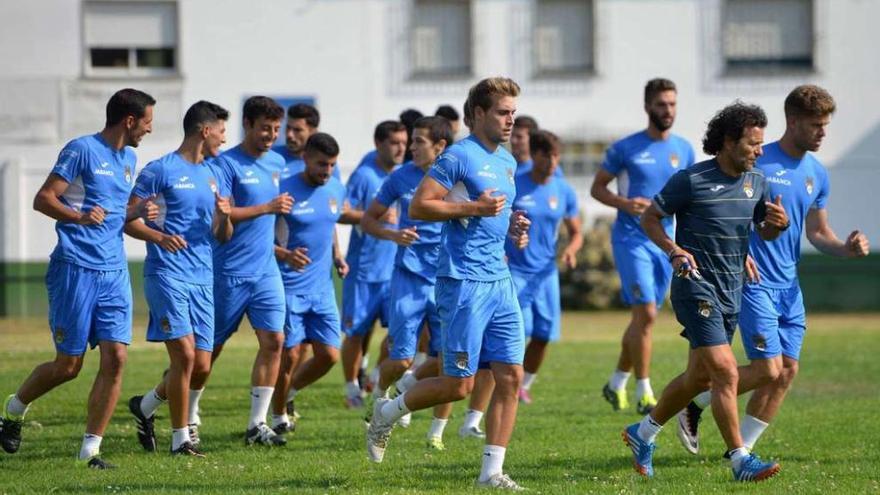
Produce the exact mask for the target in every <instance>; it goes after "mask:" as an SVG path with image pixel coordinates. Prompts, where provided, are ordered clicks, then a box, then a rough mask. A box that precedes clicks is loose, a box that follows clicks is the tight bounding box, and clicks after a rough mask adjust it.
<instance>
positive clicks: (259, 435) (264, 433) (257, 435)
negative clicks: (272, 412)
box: [244, 423, 287, 447]
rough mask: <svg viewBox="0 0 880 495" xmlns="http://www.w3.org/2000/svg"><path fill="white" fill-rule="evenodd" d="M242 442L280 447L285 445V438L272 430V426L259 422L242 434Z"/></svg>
mask: <svg viewBox="0 0 880 495" xmlns="http://www.w3.org/2000/svg"><path fill="white" fill-rule="evenodd" d="M244 443H245V444H247V445H254V444H260V445H268V446H270V447H281V446H284V445H287V440H285V439H284V437H282V436H281V435H278V434H276V433H275V432H274V431H272V428H269V427H268V426H267V425H266V423H260V424H258V425H257V426H254V427H253V428H251V429H250V430H248V431H247V432H246V433H245V434H244Z"/></svg>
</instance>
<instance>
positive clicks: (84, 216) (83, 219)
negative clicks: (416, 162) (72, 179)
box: [34, 174, 105, 225]
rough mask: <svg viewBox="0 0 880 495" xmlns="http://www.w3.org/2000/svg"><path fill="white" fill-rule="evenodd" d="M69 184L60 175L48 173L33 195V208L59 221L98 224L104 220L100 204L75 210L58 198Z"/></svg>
mask: <svg viewBox="0 0 880 495" xmlns="http://www.w3.org/2000/svg"><path fill="white" fill-rule="evenodd" d="M69 186H70V184H68V182H67V181H66V180H64V179H63V178H62V177H61V176H58V175H55V174H49V177H47V178H46V182H44V183H43V185H42V186H41V187H40V190H39V191H37V195H36V196H35V197H34V210H37V211H39V212H40V213H42V214H44V215H46V216H48V217H50V218H54V219H55V220H58V221H61V222H70V223H78V224H80V225H98V224H100V223H103V222H104V216H105V212H104V209H103V208H101V207H100V206H93V207H92V208H90V209H88V210H83V211H76V210H74V209H73V208H70V207H68V206H66V205H65V204H64V203H62V202H61V200H60V199H59V198H60V197H61V196H62V195H63V194H64V193H65V191H67V188H68V187H69Z"/></svg>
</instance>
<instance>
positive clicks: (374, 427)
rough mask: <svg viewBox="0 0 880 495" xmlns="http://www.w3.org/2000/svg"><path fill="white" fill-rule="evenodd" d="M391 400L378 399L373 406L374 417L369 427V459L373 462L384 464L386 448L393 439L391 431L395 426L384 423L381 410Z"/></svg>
mask: <svg viewBox="0 0 880 495" xmlns="http://www.w3.org/2000/svg"><path fill="white" fill-rule="evenodd" d="M389 401H390V399H376V402H375V403H374V404H373V417H372V418H371V419H370V424H369V426H367V457H369V459H370V460H371V461H373V462H376V463H379V462H382V459H384V458H385V447H386V446H387V445H388V439H389V438H390V437H391V430H392V429H393V428H394V424H393V423H391V424H388V423H386V422H384V421H382V415H381V414H380V413H379V409H380V408H381V407H382V405H383V404H385V403H387V402H389Z"/></svg>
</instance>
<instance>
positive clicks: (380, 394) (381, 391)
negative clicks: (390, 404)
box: [373, 385, 388, 399]
mask: <svg viewBox="0 0 880 495" xmlns="http://www.w3.org/2000/svg"><path fill="white" fill-rule="evenodd" d="M387 398H388V389H387V388H380V387H379V385H376V388H374V389H373V399H387Z"/></svg>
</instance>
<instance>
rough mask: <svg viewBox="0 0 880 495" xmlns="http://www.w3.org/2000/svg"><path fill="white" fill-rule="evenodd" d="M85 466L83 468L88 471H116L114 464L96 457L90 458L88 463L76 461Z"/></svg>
mask: <svg viewBox="0 0 880 495" xmlns="http://www.w3.org/2000/svg"><path fill="white" fill-rule="evenodd" d="M78 462H80V463H82V464H83V465H85V467H87V468H89V469H116V464H110V463H109V462H107V461H105V460H104V459H101V458H100V457H98V456H95V457H92V458H90V459H89V460H88V461H78Z"/></svg>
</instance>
